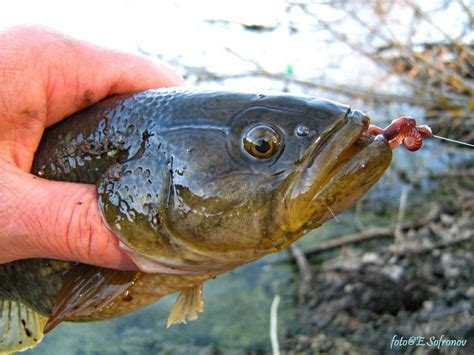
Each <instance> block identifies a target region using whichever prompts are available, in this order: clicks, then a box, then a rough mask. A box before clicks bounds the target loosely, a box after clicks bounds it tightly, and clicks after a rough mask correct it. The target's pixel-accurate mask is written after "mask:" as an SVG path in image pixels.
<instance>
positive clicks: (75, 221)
mask: <svg viewBox="0 0 474 355" xmlns="http://www.w3.org/2000/svg"><path fill="white" fill-rule="evenodd" d="M180 84H182V78H181V77H180V76H179V75H178V74H177V73H175V72H174V71H173V70H172V69H170V68H168V67H167V66H165V65H164V64H156V63H153V62H150V61H148V60H146V59H144V58H140V57H137V56H134V55H132V54H127V53H121V52H117V51H113V50H109V49H105V48H101V47H98V46H94V45H92V44H89V43H85V42H82V41H78V40H74V39H72V38H69V37H67V36H65V35H62V34H60V33H57V32H54V31H51V30H48V29H44V28H38V27H17V28H12V29H8V30H6V31H4V32H0V264H1V263H7V262H11V261H14V260H19V259H25V258H49V259H59V260H68V261H77V262H81V263H86V264H93V265H98V266H104V267H109V268H116V269H122V270H136V266H135V265H134V264H133V262H132V261H131V260H130V259H129V258H128V257H127V256H126V255H125V254H124V252H123V251H122V250H121V249H120V248H119V247H118V240H117V238H116V237H115V236H114V235H113V234H112V233H111V232H110V231H109V230H108V229H107V227H106V225H105V224H104V223H103V221H102V219H101V216H100V213H99V210H98V207H97V201H96V193H95V187H94V186H93V185H86V184H75V183H67V182H55V181H48V180H45V179H41V178H39V177H37V176H33V175H31V174H30V173H29V171H30V169H31V165H32V162H33V157H34V154H35V151H36V149H37V147H38V144H39V142H40V140H41V137H42V135H43V132H44V130H45V129H46V128H47V127H49V126H51V125H53V124H55V123H57V122H58V121H60V120H62V119H63V118H65V117H67V116H69V115H71V114H72V113H74V112H77V111H79V110H81V109H83V108H84V107H87V106H89V105H91V104H94V103H95V102H98V101H100V100H102V99H103V98H105V97H107V96H111V95H114V94H120V93H128V92H134V91H140V90H146V89H149V88H156V87H169V86H177V85H180Z"/></svg>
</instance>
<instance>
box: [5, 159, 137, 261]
mask: <svg viewBox="0 0 474 355" xmlns="http://www.w3.org/2000/svg"><path fill="white" fill-rule="evenodd" d="M96 200H97V198H96V193H95V187H94V186H93V185H85V184H74V183H68V182H57V181H49V180H45V179H41V178H39V177H36V176H33V175H31V174H28V173H25V172H23V171H22V170H20V169H18V168H17V167H15V166H14V165H12V164H10V163H8V162H6V161H0V263H5V262H9V261H13V260H17V259H25V258H49V259H60V260H68V261H78V262H81V263H86V264H93V265H98V266H104V267H109V268H116V269H122V270H137V268H136V266H135V264H134V263H133V262H132V261H131V260H130V259H129V258H128V257H127V256H126V255H125V253H124V252H123V251H122V250H121V249H120V248H119V246H118V239H117V238H116V237H115V235H114V234H112V233H111V232H110V231H109V230H108V229H107V226H106V225H105V224H104V222H103V221H102V218H101V215H100V212H99V209H98V206H97V202H96Z"/></svg>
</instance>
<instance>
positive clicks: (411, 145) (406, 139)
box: [367, 116, 433, 152]
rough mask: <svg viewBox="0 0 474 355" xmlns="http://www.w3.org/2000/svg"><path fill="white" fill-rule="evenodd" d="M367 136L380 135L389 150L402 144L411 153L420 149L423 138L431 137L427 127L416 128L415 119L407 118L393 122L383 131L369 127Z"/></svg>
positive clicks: (376, 127) (400, 118)
mask: <svg viewBox="0 0 474 355" xmlns="http://www.w3.org/2000/svg"><path fill="white" fill-rule="evenodd" d="M367 134H369V135H379V134H382V135H383V136H384V137H385V138H386V139H387V140H388V142H389V144H390V148H392V149H395V148H396V147H398V146H399V145H400V144H403V145H404V146H405V148H406V149H408V150H409V151H412V152H414V151H416V150H418V149H420V148H421V146H422V145H423V138H425V137H432V136H433V133H432V132H431V128H430V127H429V126H427V125H420V126H417V125H416V121H415V119H414V118H412V117H408V116H404V117H399V118H397V119H396V120H393V121H392V123H390V124H389V125H388V126H387V127H386V128H384V129H382V128H380V127H378V126H375V125H370V126H369V129H368V130H367Z"/></svg>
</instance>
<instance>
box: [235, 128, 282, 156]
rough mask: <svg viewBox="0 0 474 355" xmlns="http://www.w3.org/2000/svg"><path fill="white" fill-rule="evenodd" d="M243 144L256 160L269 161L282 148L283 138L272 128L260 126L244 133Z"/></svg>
mask: <svg viewBox="0 0 474 355" xmlns="http://www.w3.org/2000/svg"><path fill="white" fill-rule="evenodd" d="M242 143H243V147H244V149H245V151H246V152H247V153H248V154H250V155H251V156H253V157H254V158H257V159H268V158H270V157H271V156H273V155H274V154H275V153H276V152H277V151H278V149H279V148H280V145H281V136H280V134H279V133H278V132H277V131H276V130H275V129H274V128H272V127H270V126H267V125H258V126H254V127H252V128H250V129H249V130H247V131H246V132H245V133H244V135H243V137H242Z"/></svg>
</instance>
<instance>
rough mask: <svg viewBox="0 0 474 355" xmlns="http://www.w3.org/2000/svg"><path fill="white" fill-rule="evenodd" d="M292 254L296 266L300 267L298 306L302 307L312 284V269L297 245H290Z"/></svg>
mask: <svg viewBox="0 0 474 355" xmlns="http://www.w3.org/2000/svg"><path fill="white" fill-rule="evenodd" d="M290 252H291V255H292V256H293V258H294V259H295V261H296V265H297V266H298V271H299V274H300V279H301V281H300V282H299V289H298V304H300V305H301V304H303V303H304V295H305V294H306V291H307V289H308V286H309V285H310V283H311V279H312V273H311V267H310V265H309V262H308V259H306V256H305V254H304V253H303V252H302V251H301V249H300V248H299V247H298V246H297V245H296V244H292V245H290Z"/></svg>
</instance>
